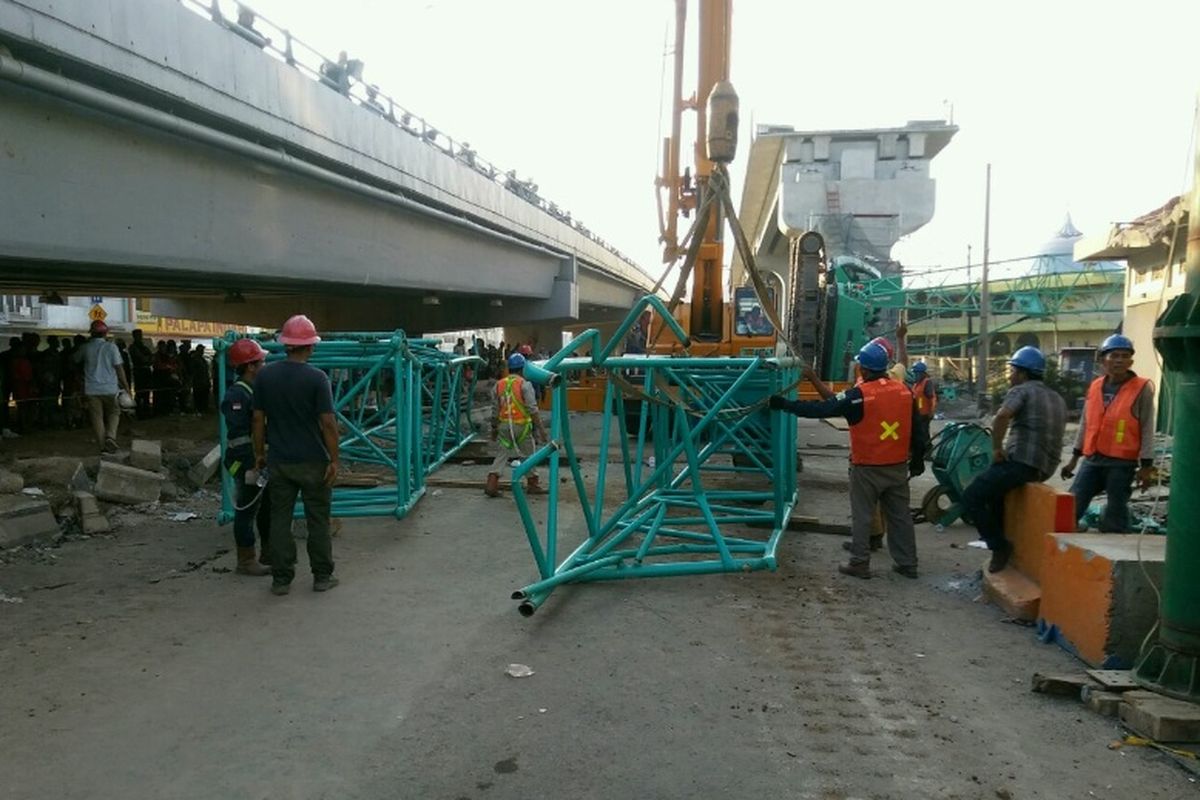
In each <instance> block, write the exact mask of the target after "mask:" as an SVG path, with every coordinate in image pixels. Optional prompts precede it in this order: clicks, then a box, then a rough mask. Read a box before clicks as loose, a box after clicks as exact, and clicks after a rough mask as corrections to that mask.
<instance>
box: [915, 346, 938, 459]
mask: <svg viewBox="0 0 1200 800" xmlns="http://www.w3.org/2000/svg"><path fill="white" fill-rule="evenodd" d="M912 374H913V385H912V392H913V397H914V398H915V399H916V401H917V411H919V412H920V414H921V427H920V429H919V430H918V433H919V434H920V435H921V437H922V438H923V439H924V440H925V449H927V450H928V449H929V440H930V437H929V427H930V425H931V424H932V423H933V414H934V412H935V411H937V402H938V399H937V386H936V385H935V384H934V382H933V378H930V377H929V367H928V365H926V363H925V362H924V361H918V362H917V363H915V364H913V366H912Z"/></svg>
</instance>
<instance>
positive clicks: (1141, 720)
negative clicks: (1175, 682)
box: [1120, 692, 1200, 742]
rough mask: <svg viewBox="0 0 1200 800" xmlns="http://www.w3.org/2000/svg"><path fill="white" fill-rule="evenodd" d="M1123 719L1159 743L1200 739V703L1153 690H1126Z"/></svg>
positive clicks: (1199, 740) (1121, 712)
mask: <svg viewBox="0 0 1200 800" xmlns="http://www.w3.org/2000/svg"><path fill="white" fill-rule="evenodd" d="M1120 716H1121V722H1124V723H1125V724H1126V725H1128V726H1129V728H1130V729H1132V730H1133V731H1134V732H1135V733H1138V734H1140V735H1142V736H1146V737H1148V738H1150V739H1153V740H1155V741H1157V742H1200V706H1198V705H1196V704H1195V703H1188V702H1185V701H1183V700H1176V699H1175V698H1173V697H1164V696H1163V695H1159V694H1154V693H1153V692H1126V693H1125V694H1124V695H1122V702H1121V706H1120Z"/></svg>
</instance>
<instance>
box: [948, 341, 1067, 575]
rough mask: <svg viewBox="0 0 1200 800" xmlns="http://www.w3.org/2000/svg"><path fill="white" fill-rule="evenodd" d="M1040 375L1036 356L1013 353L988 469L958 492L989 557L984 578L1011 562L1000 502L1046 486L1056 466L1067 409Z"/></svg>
mask: <svg viewBox="0 0 1200 800" xmlns="http://www.w3.org/2000/svg"><path fill="white" fill-rule="evenodd" d="M1045 374H1046V357H1045V356H1044V355H1042V351H1041V350H1039V349H1037V348H1036V347H1022V348H1021V349H1020V350H1018V351H1017V352H1015V353H1013V355H1012V358H1010V359H1009V361H1008V382H1009V385H1010V386H1011V388H1010V389H1009V390H1008V394H1006V395H1005V396H1004V402H1003V403H1002V404H1001V406H1000V410H999V411H998V412H996V417H995V419H994V420H992V464H991V466H989V467H988V468H987V469H986V470H984V471H983V472H982V473H980V474H979V475H977V476H976V477H975V480H973V481H971V483H970V485H969V486H967V489H966V491H965V492H963V508H964V510H965V512H966V513H965V514H964V516H965V517H968V518H970V520H971V521H972V523H973V524H974V525H975V527H976V528H978V529H979V536H980V538H981V539H983V540H984V541H985V542H987V546H988V549H989V550H991V551H992V560H991V563H990V564H988V572H999V571H1000V570H1002V569H1004V568H1005V567H1006V566H1008V561H1009V559H1010V558H1011V557H1012V543H1011V542H1009V541H1008V539H1006V538H1005V536H1004V496H1005V495H1006V494H1008V492H1010V491H1011V490H1013V489H1016V488H1017V487H1018V486H1024V485H1025V484H1027V483H1033V482H1035V481H1044V480H1046V479H1047V478H1049V477H1050V476H1051V475H1053V474H1054V470H1055V468H1056V467H1057V466H1058V463H1059V461H1061V460H1062V443H1063V432H1064V431H1065V429H1066V426H1067V404H1066V403H1065V402H1063V399H1062V396H1061V395H1060V394H1059V393H1058V392H1056V391H1054V390H1053V389H1051V388H1050V387H1049V386H1047V385H1046V384H1045V383H1044V382H1043V381H1042V378H1043V377H1045ZM1006 434H1007V441H1006V439H1005V435H1006Z"/></svg>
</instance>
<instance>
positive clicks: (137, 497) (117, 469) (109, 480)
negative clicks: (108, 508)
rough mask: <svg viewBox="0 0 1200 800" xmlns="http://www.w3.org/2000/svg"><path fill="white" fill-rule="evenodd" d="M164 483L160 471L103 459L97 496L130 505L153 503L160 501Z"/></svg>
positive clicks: (97, 479)
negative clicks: (151, 470) (137, 467)
mask: <svg viewBox="0 0 1200 800" xmlns="http://www.w3.org/2000/svg"><path fill="white" fill-rule="evenodd" d="M162 483H163V476H162V475H161V474H160V473H157V472H150V471H149V470H144V469H136V468H134V467H127V466H125V465H124V464H115V463H113V462H111V461H101V462H100V473H99V475H98V477H97V478H96V496H97V497H99V498H100V499H102V500H108V501H110V502H114V503H126V504H129V505H136V504H139V503H153V502H157V501H158V498H159V495H160V494H161V491H162Z"/></svg>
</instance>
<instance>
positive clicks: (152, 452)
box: [129, 439, 162, 472]
mask: <svg viewBox="0 0 1200 800" xmlns="http://www.w3.org/2000/svg"><path fill="white" fill-rule="evenodd" d="M129 466H131V467H135V468H137V469H146V470H150V471H151V472H158V470H160V469H162V445H161V444H159V443H158V442H155V441H151V440H150V439H134V440H133V444H132V445H130V447H129Z"/></svg>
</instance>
